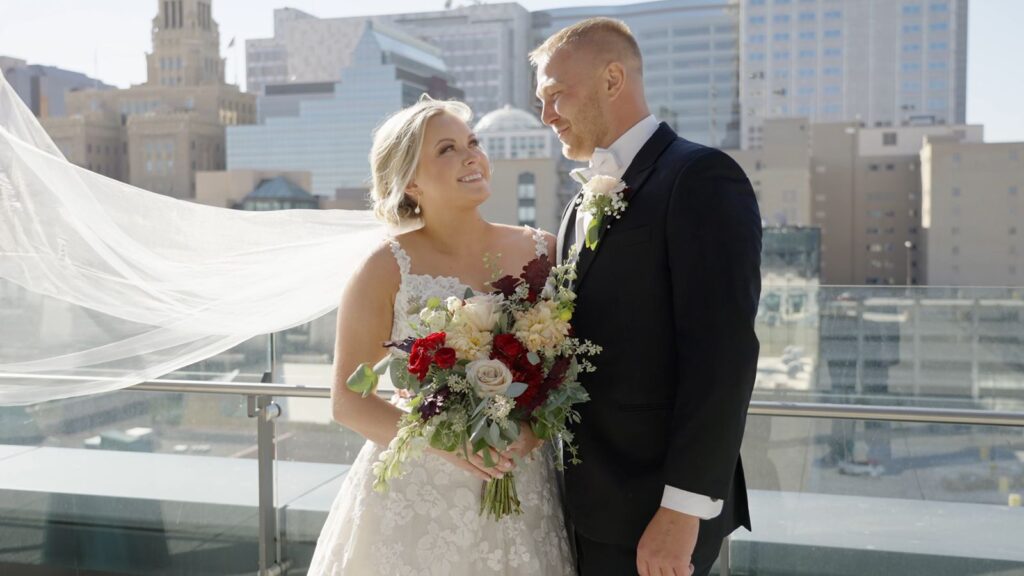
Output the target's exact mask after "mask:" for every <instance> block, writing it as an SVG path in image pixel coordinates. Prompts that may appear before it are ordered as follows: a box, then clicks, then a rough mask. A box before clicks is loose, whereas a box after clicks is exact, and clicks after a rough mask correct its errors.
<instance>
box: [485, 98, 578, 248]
mask: <svg viewBox="0 0 1024 576" xmlns="http://www.w3.org/2000/svg"><path fill="white" fill-rule="evenodd" d="M474 131H475V132H476V134H477V136H478V137H479V138H480V142H481V144H482V145H483V147H484V150H486V151H487V155H488V157H489V158H490V161H491V197H490V199H488V200H487V202H485V203H484V205H483V206H482V207H481V214H483V216H484V218H486V219H488V220H490V221H491V222H499V223H502V224H511V225H525V226H533V227H536V228H541V229H543V230H547V231H548V232H551V233H556V232H557V231H558V223H559V217H560V216H561V211H562V207H563V206H564V205H565V204H564V200H563V199H562V197H563V196H565V194H560V192H559V191H560V190H561V189H562V188H563V186H564V182H565V180H567V178H566V174H567V169H566V168H565V167H564V162H563V160H562V155H561V151H560V149H559V148H556V147H555V145H554V141H553V140H554V136H553V133H552V132H551V130H550V129H548V128H546V127H544V125H543V124H541V122H540V120H538V119H537V118H536V117H535V116H533V115H532V114H530V113H529V112H526V111H524V110H519V109H516V108H512V107H510V106H505V107H504V108H500V109H498V110H495V111H493V112H490V113H488V114H486V115H484V116H483V117H482V118H481V119H480V120H479V122H477V123H476V125H475V127H474Z"/></svg>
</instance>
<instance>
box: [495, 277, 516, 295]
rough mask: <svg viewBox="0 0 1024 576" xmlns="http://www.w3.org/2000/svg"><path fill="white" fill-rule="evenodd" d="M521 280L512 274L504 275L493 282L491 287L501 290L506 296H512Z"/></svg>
mask: <svg viewBox="0 0 1024 576" xmlns="http://www.w3.org/2000/svg"><path fill="white" fill-rule="evenodd" d="M519 282H520V280H519V279H518V278H514V277H512V276H502V277H501V278H499V279H497V280H495V281H494V282H491V287H493V288H494V290H495V291H496V292H500V293H501V294H502V295H503V296H505V298H511V297H512V295H513V294H515V293H516V286H518V285H519Z"/></svg>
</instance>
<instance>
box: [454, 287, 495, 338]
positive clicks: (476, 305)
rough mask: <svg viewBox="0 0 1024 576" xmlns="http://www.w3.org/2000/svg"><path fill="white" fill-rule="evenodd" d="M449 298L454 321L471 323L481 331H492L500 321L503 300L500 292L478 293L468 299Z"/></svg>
mask: <svg viewBox="0 0 1024 576" xmlns="http://www.w3.org/2000/svg"><path fill="white" fill-rule="evenodd" d="M454 300H455V301H453V299H452V298H449V299H448V302H447V306H448V311H449V312H451V313H452V323H454V324H456V325H467V324H468V325H469V326H472V327H473V328H475V329H476V330H478V331H480V332H490V331H491V330H493V329H494V325H495V324H497V323H498V314H499V313H500V311H501V302H502V300H503V298H502V296H501V295H500V294H478V295H476V296H473V297H471V298H467V299H466V300H459V299H454Z"/></svg>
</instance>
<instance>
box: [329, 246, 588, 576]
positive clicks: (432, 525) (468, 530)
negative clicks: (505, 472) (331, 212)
mask: <svg viewBox="0 0 1024 576" xmlns="http://www.w3.org/2000/svg"><path fill="white" fill-rule="evenodd" d="M533 232H534V239H535V240H536V243H537V255H538V256H539V255H541V254H546V253H547V243H546V241H545V239H544V237H543V235H542V234H541V233H540V232H539V231H536V230H534V231H533ZM390 245H391V250H392V252H393V253H394V255H395V259H396V260H397V261H398V266H399V269H400V270H401V275H402V278H401V284H400V286H399V289H398V293H397V294H396V295H395V314H394V323H393V325H392V332H391V337H392V339H393V340H399V339H404V338H406V337H407V336H409V335H410V334H409V332H410V329H409V323H410V322H409V321H410V319H411V318H412V317H413V316H415V315H416V314H417V313H418V311H419V310H420V309H421V307H422V305H423V304H424V303H425V302H426V300H427V299H428V298H431V297H434V296H437V297H440V298H441V299H442V300H443V299H444V298H446V297H448V296H460V297H461V296H462V295H463V294H464V293H465V292H466V288H467V286H466V285H465V284H463V283H462V282H461V281H460V280H459V279H458V278H453V277H448V276H430V275H425V274H411V273H410V272H409V270H410V260H409V256H408V254H406V252H405V250H403V249H402V247H401V245H400V244H399V243H398V241H397V240H394V239H391V240H390ZM546 447H550V444H548V445H547V446H546ZM383 449H384V448H383V447H381V446H378V445H376V444H374V443H373V442H367V443H366V444H365V445H364V446H363V448H362V450H361V451H360V452H359V455H358V456H357V457H356V460H355V462H354V463H353V464H352V467H351V468H350V469H349V471H348V474H347V475H346V477H345V481H344V483H343V484H342V486H341V491H340V493H339V494H338V496H337V498H336V499H335V500H334V504H333V505H332V506H331V511H330V514H329V515H328V517H327V522H326V523H325V524H324V528H323V530H322V532H321V533H320V538H319V540H318V541H317V546H316V552H314V554H313V560H312V563H311V565H310V569H309V574H310V576H341V575H344V576H370V575H381V576H384V575H386V576H420V575H423V576H428V575H429V576H476V575H486V574H504V575H522V576H527V575H529V576H547V575H551V576H568V575H571V574H575V573H576V572H575V569H574V567H573V563H572V560H571V557H570V552H569V545H568V538H567V535H566V532H565V524H564V522H563V516H562V507H561V502H560V500H559V497H558V489H557V485H556V477H555V470H554V464H553V454H552V452H551V451H550V450H547V451H541V455H540V456H537V457H535V458H533V459H531V460H529V461H524V462H521V463H520V465H519V467H517V468H516V470H515V479H516V487H517V490H518V493H519V499H520V501H521V502H522V510H523V513H522V514H521V515H518V516H511V517H506V518H503V519H502V520H500V521H495V520H493V519H492V518H490V517H486V516H481V515H480V500H481V496H482V492H483V482H482V481H481V480H479V479H477V478H475V477H474V476H472V475H471V474H469V473H467V472H465V471H463V470H461V469H459V468H456V467H455V466H453V465H452V464H450V463H449V462H447V461H445V460H443V459H441V458H439V457H437V456H434V455H431V454H424V455H423V457H422V458H419V459H415V460H413V461H411V462H407V463H406V465H405V470H406V474H405V475H404V476H403V477H402V478H400V479H397V480H393V481H392V482H391V483H390V488H389V491H388V492H386V493H379V492H375V491H374V490H373V480H374V476H373V470H372V467H373V463H374V462H376V461H377V456H378V455H379V454H380V453H381V451H382V450H383Z"/></svg>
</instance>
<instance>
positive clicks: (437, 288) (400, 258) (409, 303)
mask: <svg viewBox="0 0 1024 576" xmlns="http://www.w3.org/2000/svg"><path fill="white" fill-rule="evenodd" d="M527 229H528V230H530V232H531V234H532V236H533V241H534V254H535V255H536V256H537V257H540V256H542V255H544V254H547V253H548V243H547V240H546V239H545V238H544V232H543V231H541V230H538V229H536V228H530V227H529V226H527ZM388 244H389V245H390V247H391V253H392V254H394V255H395V261H396V262H398V270H399V271H400V272H401V274H402V279H401V282H400V283H399V285H398V292H397V293H396V294H395V315H394V320H393V322H392V324H391V339H392V340H404V339H405V338H408V337H409V336H412V335H413V334H412V327H411V324H412V322H414V321H415V320H416V319H417V316H418V314H419V312H420V310H422V309H423V307H424V306H425V305H426V302H427V300H429V299H430V298H434V297H437V298H440V299H441V300H444V299H445V298H448V297H449V296H459V297H461V296H462V295H463V294H465V293H466V290H467V289H470V288H472V287H471V286H469V285H467V284H466V283H464V282H463V281H462V280H461V279H459V278H456V277H455V276H433V275H431V274H413V273H412V272H411V271H410V270H411V269H412V259H411V258H409V254H408V253H407V252H406V251H405V249H404V248H402V245H401V244H400V243H399V242H398V240H397V239H396V238H394V237H391V238H388Z"/></svg>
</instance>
